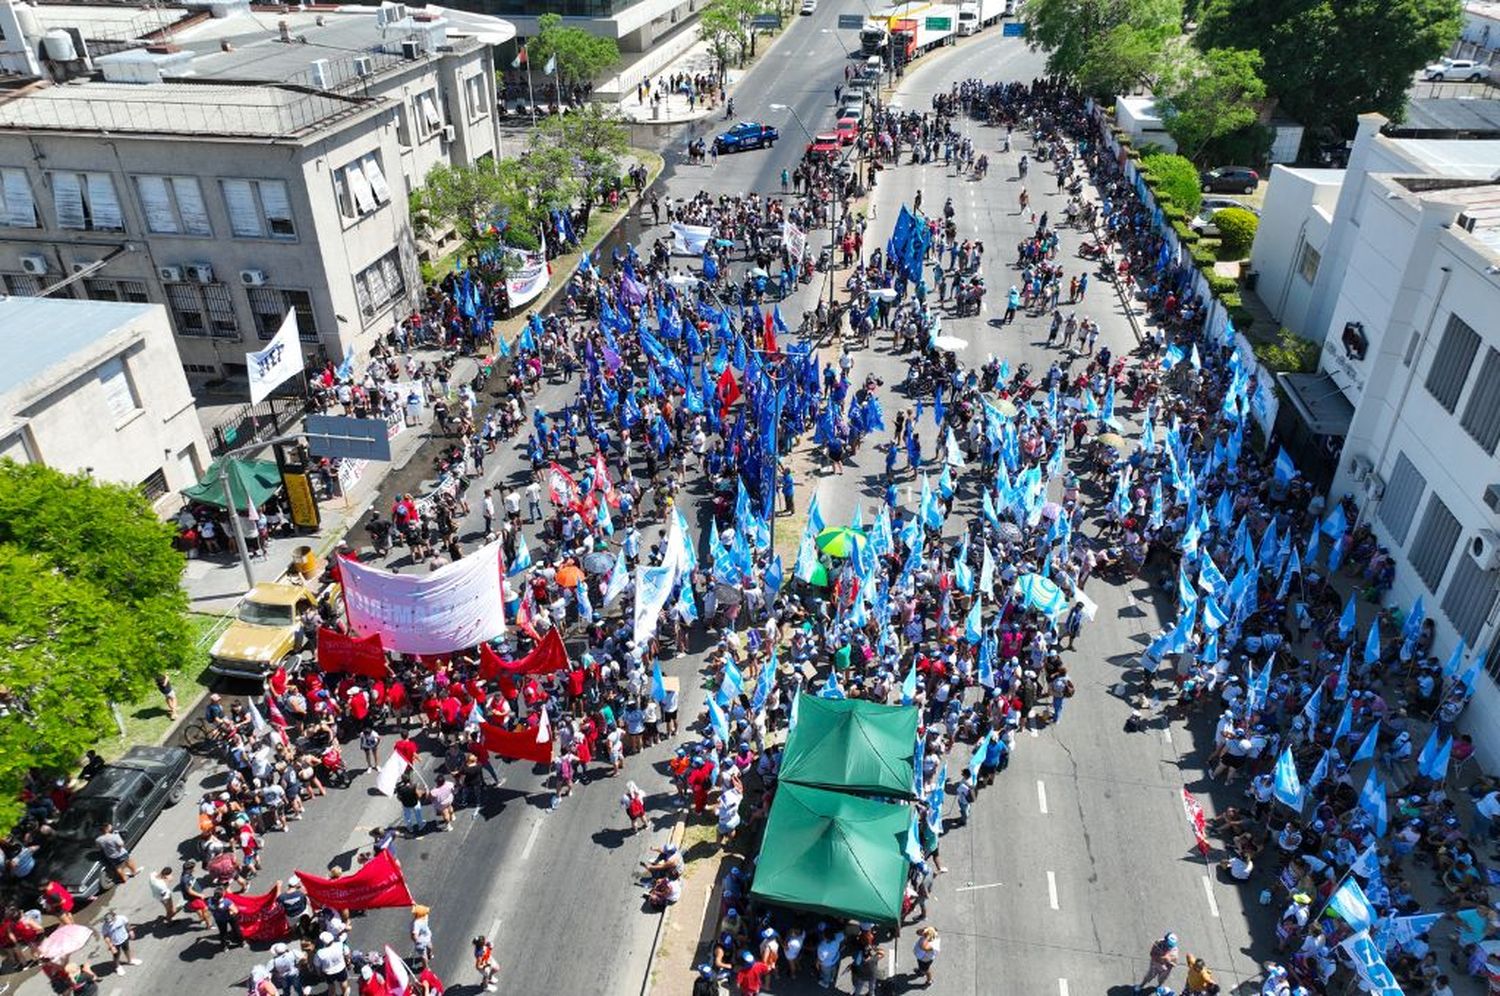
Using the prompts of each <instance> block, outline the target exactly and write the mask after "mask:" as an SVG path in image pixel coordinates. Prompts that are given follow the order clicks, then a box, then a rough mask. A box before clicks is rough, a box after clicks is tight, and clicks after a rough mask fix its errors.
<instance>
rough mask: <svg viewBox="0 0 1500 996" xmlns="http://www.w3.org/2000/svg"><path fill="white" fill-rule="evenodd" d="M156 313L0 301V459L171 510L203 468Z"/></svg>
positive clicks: (168, 338) (205, 459)
mask: <svg viewBox="0 0 1500 996" xmlns="http://www.w3.org/2000/svg"><path fill="white" fill-rule="evenodd" d="M172 338H173V337H172V330H171V328H170V326H169V325H168V323H167V312H166V309H165V308H164V307H163V306H162V305H160V304H131V303H116V302H104V301H68V300H54V299H50V298H39V297H33V298H26V297H0V457H9V458H11V459H13V460H15V461H17V462H18V463H43V464H46V465H47V466H49V467H54V468H56V469H57V470H62V471H67V472H69V473H75V472H80V471H82V472H86V473H88V474H90V475H92V476H93V477H95V478H96V479H98V480H101V481H114V482H118V483H121V484H134V485H137V486H139V487H140V488H141V490H142V491H144V492H145V493H146V496H147V497H148V498H150V499H151V500H152V501H154V502H156V503H157V505H158V507H161V508H163V509H164V510H165V509H166V508H169V507H170V506H171V505H172V503H173V502H174V496H175V495H176V494H177V492H178V491H179V490H181V489H182V488H185V487H187V486H188V485H190V484H193V483H195V482H196V481H197V480H198V476H199V475H200V474H201V473H202V472H203V470H204V469H206V468H207V466H208V464H209V459H210V458H209V451H208V443H207V441H206V440H205V439H204V437H203V427H202V425H200V424H199V422H198V415H197V411H196V410H195V409H194V407H193V395H192V392H191V391H189V390H188V384H187V378H186V377H185V376H184V375H183V372H182V365H181V364H180V363H179V362H178V360H177V349H176V347H175V345H174V344H173V341H172Z"/></svg>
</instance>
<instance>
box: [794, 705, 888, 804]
mask: <svg viewBox="0 0 1500 996" xmlns="http://www.w3.org/2000/svg"><path fill="white" fill-rule="evenodd" d="M916 742H917V707H916V706H888V705H878V704H876V703H874V702H866V701H864V700H863V699H820V698H818V697H817V696H814V695H802V696H800V697H799V699H798V702H797V725H796V726H795V727H793V728H792V732H791V733H790V734H788V735H787V738H786V753H785V755H783V758H782V762H781V773H780V776H779V778H780V781H781V782H782V783H783V784H785V783H786V782H795V783H797V784H798V785H811V786H815V787H817V788H826V789H837V790H839V791H843V792H853V793H857V794H859V795H880V796H886V797H888V798H892V799H910V798H912V796H913V792H912V764H913V760H914V757H915V754H916Z"/></svg>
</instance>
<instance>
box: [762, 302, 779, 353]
mask: <svg viewBox="0 0 1500 996" xmlns="http://www.w3.org/2000/svg"><path fill="white" fill-rule="evenodd" d="M765 342H766V352H768V353H775V352H777V351H778V350H777V349H776V316H775V315H773V314H771V313H770V312H769V311H768V312H766V335H765Z"/></svg>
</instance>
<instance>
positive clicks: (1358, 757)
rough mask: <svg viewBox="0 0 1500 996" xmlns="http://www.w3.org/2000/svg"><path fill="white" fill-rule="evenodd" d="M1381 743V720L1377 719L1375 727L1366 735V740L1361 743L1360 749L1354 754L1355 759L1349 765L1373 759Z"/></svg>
mask: <svg viewBox="0 0 1500 996" xmlns="http://www.w3.org/2000/svg"><path fill="white" fill-rule="evenodd" d="M1379 743H1380V720H1378V719H1377V720H1376V721H1375V725H1374V726H1371V727H1370V732H1369V733H1366V734H1365V738H1364V739H1363V740H1361V741H1360V743H1359V749H1357V750H1356V751H1355V752H1354V757H1353V759H1352V760H1351V761H1350V762H1349V763H1351V764H1358V763H1359V762H1361V761H1368V760H1370V759H1372V758H1373V757H1374V756H1375V749H1376V747H1377V746H1378V745H1379Z"/></svg>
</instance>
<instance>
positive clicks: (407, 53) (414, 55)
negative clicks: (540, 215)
mask: <svg viewBox="0 0 1500 996" xmlns="http://www.w3.org/2000/svg"><path fill="white" fill-rule="evenodd" d="M401 55H402V56H403V57H404V58H407V59H420V58H421V57H422V43H421V42H419V41H417V40H416V39H415V38H409V39H407V40H406V41H404V42H402V43H401Z"/></svg>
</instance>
